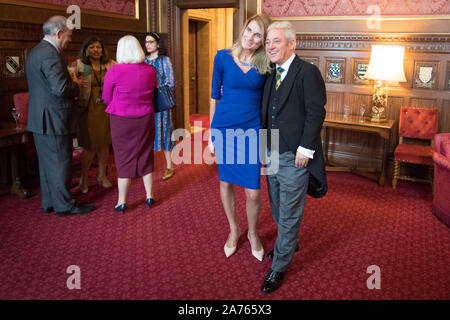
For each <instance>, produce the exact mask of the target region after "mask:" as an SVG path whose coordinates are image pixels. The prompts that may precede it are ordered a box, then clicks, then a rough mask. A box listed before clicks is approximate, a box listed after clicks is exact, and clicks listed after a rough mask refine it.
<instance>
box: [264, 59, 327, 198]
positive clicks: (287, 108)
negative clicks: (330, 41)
mask: <svg viewBox="0 0 450 320" xmlns="http://www.w3.org/2000/svg"><path fill="white" fill-rule="evenodd" d="M274 79H275V72H272V74H270V75H269V76H267V78H266V82H265V84H264V90H263V97H262V109H261V115H262V119H261V120H262V127H263V128H267V113H268V108H269V104H270V92H271V91H272V86H274V85H275V80H274ZM278 91H279V94H280V96H281V100H280V107H279V108H278V110H277V111H276V113H275V119H274V120H273V121H272V123H273V124H274V125H275V128H276V129H279V130H280V131H279V132H280V136H281V137H282V138H283V140H284V141H286V143H287V145H288V146H289V150H290V151H292V152H293V153H294V154H295V153H296V152H297V148H298V146H302V147H304V148H307V149H311V150H315V153H314V158H313V159H311V160H309V162H308V166H307V169H308V171H309V173H310V179H309V186H308V194H309V195H310V196H312V197H315V198H320V197H323V196H324V195H325V194H326V192H327V190H328V187H327V179H326V174H325V164H324V159H323V152H322V142H321V137H320V131H321V129H322V124H323V121H324V119H325V114H326V111H325V104H326V103H327V96H326V89H325V83H324V81H323V78H322V75H321V74H320V71H319V69H317V67H316V66H314V65H312V64H311V63H309V62H306V61H303V60H302V59H300V58H299V57H298V56H295V58H294V60H293V61H292V64H291V66H290V67H289V71H288V73H287V75H286V77H285V78H284V80H283V82H282V84H281V86H280V87H279V88H278Z"/></svg>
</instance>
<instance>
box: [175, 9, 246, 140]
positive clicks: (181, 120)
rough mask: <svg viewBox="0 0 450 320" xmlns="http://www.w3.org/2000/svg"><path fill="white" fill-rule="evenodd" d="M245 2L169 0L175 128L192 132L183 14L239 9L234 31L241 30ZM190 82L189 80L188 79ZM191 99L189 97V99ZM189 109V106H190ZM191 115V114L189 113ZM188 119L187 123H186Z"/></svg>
mask: <svg viewBox="0 0 450 320" xmlns="http://www.w3.org/2000/svg"><path fill="white" fill-rule="evenodd" d="M245 2H246V0H168V6H167V9H168V17H169V23H168V26H167V27H168V30H167V31H168V34H169V48H170V50H169V55H170V57H171V59H172V62H173V65H174V69H175V77H176V79H177V85H176V87H175V97H176V102H177V105H178V107H177V108H175V110H174V111H175V119H174V120H175V121H174V127H175V128H185V129H187V130H188V131H189V132H190V130H191V128H190V124H189V117H188V116H186V112H185V108H186V103H185V100H186V96H185V95H184V91H185V90H184V87H185V86H189V82H185V81H186V80H185V79H184V75H183V73H184V65H185V64H184V63H183V55H184V51H185V48H186V47H185V45H184V44H183V34H182V30H183V29H182V28H183V20H182V17H183V12H184V11H185V10H187V9H202V8H237V9H238V10H237V14H236V20H235V23H234V26H233V32H235V31H234V30H240V29H241V28H242V26H243V24H244V20H245ZM188 80H189V78H188ZM187 99H189V96H188V98H187ZM188 107H189V106H188ZM187 115H189V113H187ZM186 118H187V122H186Z"/></svg>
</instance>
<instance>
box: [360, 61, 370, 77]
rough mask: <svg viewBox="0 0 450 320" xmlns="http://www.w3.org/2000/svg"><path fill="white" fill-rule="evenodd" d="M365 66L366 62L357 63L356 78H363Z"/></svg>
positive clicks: (365, 70) (367, 66) (366, 66)
mask: <svg viewBox="0 0 450 320" xmlns="http://www.w3.org/2000/svg"><path fill="white" fill-rule="evenodd" d="M367 68H369V65H367V64H358V79H361V80H363V79H365V78H364V76H365V75H366V72H367Z"/></svg>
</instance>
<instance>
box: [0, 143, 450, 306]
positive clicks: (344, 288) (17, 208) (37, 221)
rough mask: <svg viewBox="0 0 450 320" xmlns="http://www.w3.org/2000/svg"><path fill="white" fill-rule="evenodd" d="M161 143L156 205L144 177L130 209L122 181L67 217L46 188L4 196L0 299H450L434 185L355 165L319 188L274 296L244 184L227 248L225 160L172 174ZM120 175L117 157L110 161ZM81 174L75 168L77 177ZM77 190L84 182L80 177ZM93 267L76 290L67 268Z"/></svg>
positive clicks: (264, 224)
mask: <svg viewBox="0 0 450 320" xmlns="http://www.w3.org/2000/svg"><path fill="white" fill-rule="evenodd" d="M163 163H164V160H163V155H162V154H161V153H159V152H157V153H156V168H157V169H156V172H155V182H154V190H155V199H156V201H157V204H156V206H155V207H154V208H153V209H151V210H149V209H147V208H146V207H145V206H144V198H145V193H144V188H143V185H142V183H141V181H140V180H134V181H133V183H132V186H131V189H130V193H129V200H128V204H129V210H128V212H127V213H126V214H125V215H122V214H119V213H116V212H113V210H112V209H113V205H114V203H115V201H116V194H117V191H116V189H109V190H107V189H102V188H101V187H99V186H97V185H94V182H95V173H96V169H93V170H92V172H91V190H90V192H89V193H88V194H86V195H81V194H77V196H78V198H79V200H81V201H83V202H94V203H95V204H96V206H97V210H96V211H94V212H92V213H90V214H87V215H83V216H76V217H67V218H59V217H57V216H56V215H55V213H52V214H42V213H41V207H40V194H39V191H38V189H36V190H35V192H34V195H33V196H32V197H31V198H30V199H27V200H21V199H19V198H17V197H13V196H3V197H1V198H0V201H1V205H2V209H3V210H1V211H0V257H1V261H0V299H169V300H171V299H211V300H223V299H227V300H228V299H233V300H241V299H255V300H263V299H277V300H278V299H288V300H289V299H291V300H297V299H449V298H450V289H449V288H450V276H449V274H450V229H449V228H447V227H446V226H445V225H444V224H442V223H441V222H440V221H438V220H437V219H436V218H435V217H434V216H433V214H432V213H431V200H432V196H431V188H430V187H429V186H426V185H423V184H419V183H417V184H413V183H408V182H401V183H399V186H398V189H397V190H395V191H393V190H392V188H391V187H390V185H388V186H385V187H384V188H381V187H378V186H377V185H376V184H375V183H374V182H372V181H369V180H366V179H364V178H360V177H357V176H354V175H351V174H344V173H329V175H328V180H329V193H328V195H327V196H326V197H325V198H322V199H319V200H315V199H311V198H309V199H308V201H307V205H306V210H305V213H304V218H303V222H302V226H301V229H300V251H299V252H298V253H297V254H296V255H295V258H294V261H293V264H292V266H291V268H290V269H289V272H288V274H287V276H286V278H285V282H284V285H283V286H282V288H281V289H280V290H278V291H277V292H275V293H273V294H272V295H264V294H262V293H261V292H260V291H259V288H260V285H261V282H262V280H263V279H264V277H265V275H266V274H267V272H268V270H269V268H270V261H269V260H268V259H267V258H266V259H264V260H263V262H258V261H257V260H256V259H255V258H253V257H252V256H251V253H250V245H249V242H248V241H247V240H246V237H245V232H246V225H247V222H246V216H245V211H244V208H245V198H244V193H243V190H242V189H239V190H238V197H237V208H238V216H239V221H240V224H241V231H242V233H243V235H242V236H241V241H240V243H239V250H238V252H237V253H236V254H235V255H234V256H232V257H230V258H229V259H226V258H225V255H224V253H223V245H224V243H225V240H226V239H227V235H228V224H227V220H226V217H225V214H224V212H223V209H222V204H221V201H220V197H219V183H218V174H217V168H216V167H215V166H212V165H211V166H208V165H179V166H177V167H176V174H175V176H174V177H173V178H172V179H171V180H168V181H165V182H163V181H162V180H161V176H162V174H163V171H164V169H165V168H164V165H163ZM110 172H111V174H110V177H111V178H115V168H114V167H112V168H111V170H110ZM78 176H79V170H78V172H75V178H74V183H75V182H76V181H77V177H78ZM73 190H74V192H76V191H77V188H76V187H75V188H74V189H73ZM259 226H260V229H259V232H260V236H261V239H262V242H263V245H264V247H265V249H266V251H268V250H270V249H271V248H272V246H273V242H274V240H275V236H276V230H275V225H274V223H273V221H272V217H271V214H270V210H269V203H268V197H267V189H266V184H265V180H264V179H263V183H262V212H261V218H260V224H259ZM70 265H77V266H79V267H80V269H81V290H69V289H67V287H66V281H67V278H68V277H69V274H67V273H66V269H67V267H68V266H70ZM370 265H377V266H379V267H380V269H381V289H380V290H369V289H368V288H367V287H366V281H367V278H368V277H369V276H370V275H369V274H367V273H366V270H367V267H368V266H370Z"/></svg>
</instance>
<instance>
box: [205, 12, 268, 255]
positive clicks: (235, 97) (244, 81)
mask: <svg viewBox="0 0 450 320" xmlns="http://www.w3.org/2000/svg"><path fill="white" fill-rule="evenodd" d="M269 24H270V19H269V17H267V16H266V15H256V16H253V17H251V18H249V19H248V20H247V21H246V23H245V26H244V28H243V29H242V30H241V32H240V36H239V39H238V40H237V41H236V42H235V43H234V45H233V47H232V48H231V49H224V50H219V51H218V52H217V54H216V56H215V58H214V70H213V79H212V90H211V106H210V119H211V140H212V142H213V147H214V153H215V155H216V159H217V164H218V168H219V180H220V196H221V199H222V204H223V207H224V210H225V213H226V216H227V219H228V223H229V225H230V233H229V235H228V239H227V241H226V243H225V246H224V251H225V255H226V257H227V258H228V257H229V256H231V255H232V254H234V253H235V252H236V250H237V244H238V240H239V237H240V234H241V232H240V229H239V225H238V222H237V218H236V197H235V192H234V185H237V186H241V187H244V188H245V195H246V209H247V220H248V234H247V237H248V239H249V241H250V245H251V250H252V254H253V256H254V257H255V258H257V259H258V260H260V261H262V259H263V257H264V248H263V246H262V244H261V241H260V239H259V237H258V233H257V224H258V216H259V212H260V207H261V197H260V189H261V177H260V172H261V166H260V163H259V156H258V153H259V151H258V146H259V142H258V137H259V129H260V128H261V114H260V103H261V96H262V88H263V85H264V80H265V74H266V73H267V72H268V71H270V62H269V60H268V58H267V56H266V53H265V51H264V42H265V37H266V30H267V27H268V26H269Z"/></svg>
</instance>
